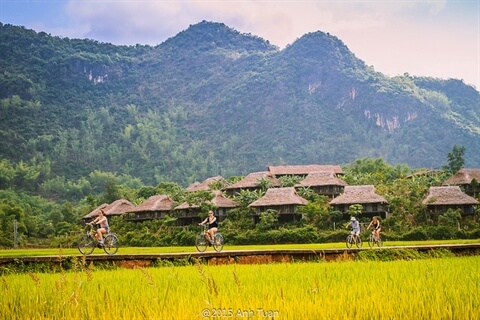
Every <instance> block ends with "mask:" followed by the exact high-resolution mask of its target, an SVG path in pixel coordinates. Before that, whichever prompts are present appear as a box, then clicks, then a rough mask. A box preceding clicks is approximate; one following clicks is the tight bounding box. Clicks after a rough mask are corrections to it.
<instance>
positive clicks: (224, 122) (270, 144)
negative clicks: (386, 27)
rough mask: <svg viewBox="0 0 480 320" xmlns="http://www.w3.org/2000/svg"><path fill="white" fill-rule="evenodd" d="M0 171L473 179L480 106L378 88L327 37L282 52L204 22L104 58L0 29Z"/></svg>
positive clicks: (381, 81)
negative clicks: (406, 172) (462, 175)
mask: <svg viewBox="0 0 480 320" xmlns="http://www.w3.org/2000/svg"><path fill="white" fill-rule="evenodd" d="M0 115H1V116H0V137H1V139H0V160H8V161H11V162H13V163H19V162H25V163H29V164H31V165H37V166H40V167H41V168H42V170H41V172H42V173H41V174H42V175H43V179H45V180H48V179H53V178H54V177H63V178H65V179H67V180H75V179H80V178H81V177H85V176H87V175H88V174H90V173H91V172H92V171H94V170H102V171H110V172H115V173H117V174H118V175H123V174H125V175H131V176H134V177H138V178H140V179H142V180H143V182H145V183H149V184H150V183H151V184H155V183H158V182H160V181H175V182H178V183H181V184H183V185H187V184H188V183H191V182H194V181H199V180H203V179H205V178H206V177H209V176H216V175H223V176H225V177H229V176H233V175H245V174H247V173H249V172H254V171H263V170H265V168H266V166H268V165H280V164H313V163H317V164H346V163H349V162H351V161H353V160H355V159H359V158H365V157H373V158H376V157H382V158H384V159H385V160H386V161H387V162H388V163H390V164H408V165H409V166H410V167H413V168H420V167H427V168H438V167H440V166H441V165H443V164H444V163H445V162H446V155H447V153H448V152H450V151H451V150H452V147H453V145H459V146H464V147H465V149H466V154H465V166H466V167H479V166H480V157H479V156H478V150H480V93H479V92H478V91H477V90H476V89H474V88H473V87H471V86H468V85H466V84H464V83H463V82H462V81H460V80H455V79H448V80H444V79H434V78H428V77H421V78H419V77H412V76H410V75H408V74H405V75H404V76H399V77H393V78H392V77H387V76H385V75H383V74H382V73H380V72H377V71H375V70H374V69H373V68H372V67H370V66H367V65H366V64H365V63H364V62H363V61H362V60H360V59H358V58H357V57H356V56H355V55H354V54H353V53H352V52H351V51H350V50H349V49H348V48H347V47H346V46H345V44H344V43H343V42H342V41H341V40H340V39H338V38H337V37H335V36H332V35H330V34H328V33H323V32H320V31H317V32H312V33H308V34H305V35H304V36H302V37H301V38H299V39H298V40H296V41H295V42H294V43H292V44H291V45H289V46H287V47H286V48H285V49H283V50H280V49H279V48H277V47H275V46H273V45H271V44H270V43H269V42H268V41H266V40H264V39H262V38H259V37H256V36H254V35H250V34H242V33H240V32H238V31H236V30H234V29H232V28H229V27H228V26H226V25H224V24H222V23H214V22H206V21H202V22H200V23H198V24H195V25H191V26H190V27H189V28H188V29H186V30H184V31H182V32H180V33H179V34H177V35H176V36H174V37H172V38H169V39H168V40H166V41H165V42H163V43H161V44H160V45H158V46H155V47H152V46H142V45H136V46H115V45H112V44H108V43H99V42H97V41H94V40H88V39H83V40H81V39H69V38H60V37H56V36H51V35H49V34H46V33H43V32H40V33H36V32H34V31H32V30H28V29H25V28H23V27H18V26H12V25H3V24H0Z"/></svg>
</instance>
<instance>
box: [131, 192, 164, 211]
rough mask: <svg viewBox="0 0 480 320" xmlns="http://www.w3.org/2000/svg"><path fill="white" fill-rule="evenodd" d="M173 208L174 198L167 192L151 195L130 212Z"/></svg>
mask: <svg viewBox="0 0 480 320" xmlns="http://www.w3.org/2000/svg"><path fill="white" fill-rule="evenodd" d="M172 208H173V200H172V199H171V198H170V197H169V196H167V195H165V194H160V195H155V196H151V197H150V198H148V199H147V200H145V201H144V202H142V203H141V204H140V205H138V206H137V207H135V208H133V209H132V210H130V211H129V212H144V211H170V210H172Z"/></svg>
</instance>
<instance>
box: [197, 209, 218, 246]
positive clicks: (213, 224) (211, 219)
mask: <svg viewBox="0 0 480 320" xmlns="http://www.w3.org/2000/svg"><path fill="white" fill-rule="evenodd" d="M204 224H208V231H207V234H208V240H209V241H210V243H213V239H215V238H214V237H215V232H217V231H218V223H217V217H215V215H214V214H213V211H212V210H210V211H208V217H207V218H206V219H205V220H203V221H202V222H200V223H199V224H198V225H200V226H203V225H204Z"/></svg>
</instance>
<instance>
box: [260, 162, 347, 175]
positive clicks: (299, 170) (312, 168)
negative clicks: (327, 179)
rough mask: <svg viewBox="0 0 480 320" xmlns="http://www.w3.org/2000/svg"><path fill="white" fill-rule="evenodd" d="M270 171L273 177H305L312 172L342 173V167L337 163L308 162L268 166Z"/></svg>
mask: <svg viewBox="0 0 480 320" xmlns="http://www.w3.org/2000/svg"><path fill="white" fill-rule="evenodd" d="M268 172H270V173H271V174H272V175H273V176H274V177H275V178H280V177H282V176H299V177H303V178H305V177H306V176H307V175H308V174H309V173H312V172H333V173H334V174H335V175H336V176H339V175H344V174H345V172H343V170H342V167H340V166H339V165H321V164H310V165H300V166H268Z"/></svg>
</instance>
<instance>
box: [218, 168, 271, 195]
mask: <svg viewBox="0 0 480 320" xmlns="http://www.w3.org/2000/svg"><path fill="white" fill-rule="evenodd" d="M262 179H265V180H267V181H268V182H269V184H270V187H273V188H274V187H278V186H279V185H280V182H279V181H278V179H276V178H275V177H274V176H273V175H272V174H271V173H269V172H268V171H261V172H252V173H250V174H248V175H247V176H246V177H245V178H243V179H242V180H240V181H238V182H237V183H234V184H232V185H229V186H226V187H225V188H224V190H225V192H226V193H227V194H228V195H235V194H238V193H239V192H240V190H250V191H253V190H258V189H260V188H261V181H262Z"/></svg>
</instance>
